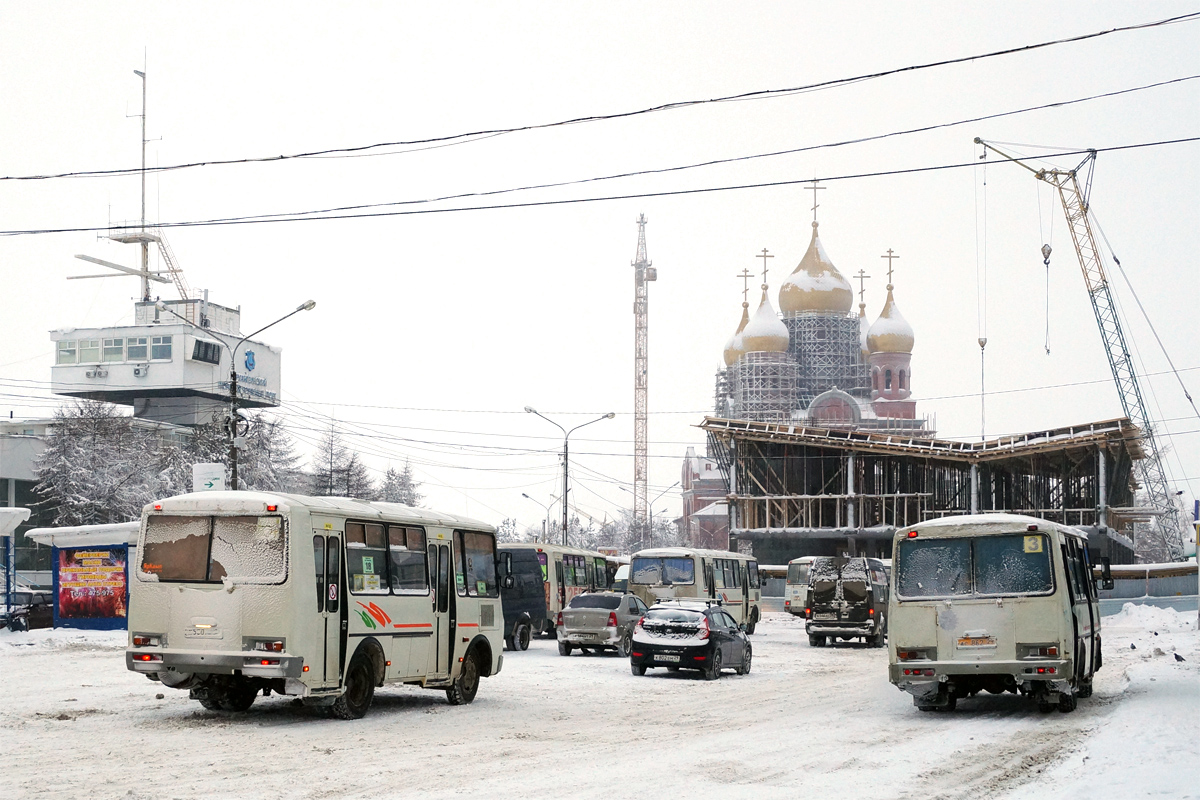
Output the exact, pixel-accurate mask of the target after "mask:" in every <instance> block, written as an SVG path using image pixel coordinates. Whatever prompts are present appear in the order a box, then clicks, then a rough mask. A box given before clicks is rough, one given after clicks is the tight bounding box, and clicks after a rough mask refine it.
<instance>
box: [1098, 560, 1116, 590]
mask: <svg viewBox="0 0 1200 800" xmlns="http://www.w3.org/2000/svg"><path fill="white" fill-rule="evenodd" d="M1115 585H1116V584H1115V583H1114V582H1113V576H1112V561H1111V560H1110V559H1109V558H1108V557H1107V556H1105V557H1103V558H1101V559H1100V588H1101V589H1112V588H1113V587H1114V586H1115Z"/></svg>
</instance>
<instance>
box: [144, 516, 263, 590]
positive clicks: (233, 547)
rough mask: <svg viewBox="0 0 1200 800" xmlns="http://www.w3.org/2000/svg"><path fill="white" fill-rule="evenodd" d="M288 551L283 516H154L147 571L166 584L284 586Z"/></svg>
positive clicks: (146, 554)
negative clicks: (228, 582) (227, 580)
mask: <svg viewBox="0 0 1200 800" xmlns="http://www.w3.org/2000/svg"><path fill="white" fill-rule="evenodd" d="M286 553H287V541H286V536H285V534H284V529H283V521H282V520H281V519H280V518H279V517H175V516H152V517H150V518H149V519H147V521H146V538H145V543H144V546H143V548H142V568H141V572H142V573H145V574H148V575H155V576H157V577H158V580H160V581H186V582H195V583H219V582H221V580H222V579H224V578H230V579H234V580H238V581H240V582H243V583H282V582H283V581H284V580H285V579H286V578H287V557H286ZM143 580H145V578H143Z"/></svg>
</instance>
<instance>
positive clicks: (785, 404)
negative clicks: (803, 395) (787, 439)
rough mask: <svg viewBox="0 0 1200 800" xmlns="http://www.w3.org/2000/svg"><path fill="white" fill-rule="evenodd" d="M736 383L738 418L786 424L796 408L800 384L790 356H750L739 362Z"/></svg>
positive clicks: (754, 353)
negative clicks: (797, 390)
mask: <svg viewBox="0 0 1200 800" xmlns="http://www.w3.org/2000/svg"><path fill="white" fill-rule="evenodd" d="M736 366H737V369H736V377H735V383H734V396H735V398H736V404H737V411H738V417H739V418H741V419H748V420H756V421H758V422H786V421H787V420H789V419H791V416H792V411H793V410H794V409H795V408H796V407H797V406H796V387H797V382H798V380H799V376H798V375H797V369H796V362H795V361H794V360H793V359H792V356H791V354H790V353H766V352H752V353H746V354H744V355H743V356H742V357H741V358H739V359H738V362H737V365H736Z"/></svg>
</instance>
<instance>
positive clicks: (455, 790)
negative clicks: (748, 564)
mask: <svg viewBox="0 0 1200 800" xmlns="http://www.w3.org/2000/svg"><path fill="white" fill-rule="evenodd" d="M758 631H759V632H758V633H757V634H756V635H755V636H754V637H752V641H753V642H754V647H755V659H754V670H753V672H752V674H750V675H748V676H744V677H739V676H737V675H735V674H733V673H731V672H730V673H726V674H725V675H724V676H723V677H722V678H721V680H720V681H718V682H715V683H705V682H703V681H699V680H696V679H695V678H693V677H691V676H690V675H687V674H684V673H681V674H679V675H669V674H667V673H665V672H663V671H661V670H652V671H651V672H650V673H648V674H647V676H646V677H644V678H636V677H634V676H632V675H631V674H630V672H629V667H628V662H627V661H623V660H621V659H618V658H616V657H615V656H579V655H575V656H572V657H570V658H561V657H560V656H558V654H557V650H556V648H555V646H554V643H553V642H551V641H549V640H540V639H535V640H534V642H533V644H532V645H531V647H530V649H529V651H528V652H525V653H511V654H506V658H505V668H504V672H503V673H502V674H501V675H499V676H497V677H496V678H492V679H487V680H485V681H484V682H483V685H482V686H481V688H480V692H479V696H478V698H477V699H476V701H475V703H474V704H473V705H470V706H465V707H459V708H452V707H450V706H448V705H446V702H445V697H444V695H443V694H442V693H441V692H426V691H421V690H409V689H386V690H381V691H380V692H379V693H377V694H376V699H375V705H374V707H373V708H372V709H371V711H370V713H369V714H368V716H367V717H366V718H365V719H363V720H359V721H357V722H340V721H334V720H330V719H327V718H325V717H324V716H323V715H322V714H321V713H320V712H318V711H316V710H312V709H306V708H301V707H296V706H294V705H292V703H291V701H290V700H289V699H286V698H279V697H271V698H269V699H265V700H263V699H260V700H259V701H258V702H257V703H256V704H255V706H254V707H253V708H252V709H251V711H250V712H249V713H247V714H243V715H234V714H226V713H218V712H209V711H204V710H202V709H201V708H200V706H199V704H198V703H195V702H191V701H189V700H188V699H187V695H186V693H184V692H177V691H172V690H168V689H163V688H162V687H160V686H159V685H158V684H155V683H151V682H149V681H147V680H146V679H145V678H143V677H141V676H138V675H134V674H132V673H129V672H127V671H126V670H125V667H124V662H123V658H122V651H121V649H122V647H123V646H124V634H123V633H87V634H82V633H70V632H67V631H55V632H50V631H35V632H32V633H24V634H12V633H8V632H6V631H0V691H3V698H4V702H3V704H2V708H3V710H2V711H0V731H2V732H0V759H2V763H3V765H4V766H3V767H0V797H4V798H21V797H85V796H86V797H128V798H168V797H171V798H173V797H180V798H192V797H201V796H204V797H247V798H249V797H253V798H272V797H284V796H286V797H290V798H321V797H337V798H342V797H356V798H357V797H381V798H382V797H459V796H470V797H487V798H496V797H513V798H517V797H519V798H526V799H528V798H538V797H549V796H562V795H566V794H568V793H569V794H570V795H571V796H573V797H596V798H599V797H604V798H624V797H632V796H641V797H659V798H668V797H670V798H673V797H679V796H681V795H683V793H684V792H687V793H688V794H689V795H692V794H698V795H699V796H703V797H720V798H740V797H747V798H749V797H754V798H772V797H792V798H794V797H804V798H835V797H843V798H844V797H870V798H910V797H911V798H922V800H924V799H925V798H932V797H938V798H983V797H1003V798H1008V797H1012V798H1034V797H1045V796H1048V794H1049V792H1048V790H1049V789H1050V788H1051V787H1054V788H1056V789H1059V790H1063V791H1064V793H1063V794H1059V795H1058V796H1059V797H1081V798H1082V797H1087V798H1089V800H1093V799H1094V798H1105V797H1114V798H1115V797H1145V796H1161V797H1172V798H1182V797H1200V793H1198V792H1197V789H1196V786H1197V781H1196V780H1195V779H1194V777H1193V776H1194V775H1196V774H1197V770H1196V768H1195V764H1196V759H1197V752H1196V742H1197V740H1198V738H1200V723H1198V719H1200V683H1198V681H1197V677H1198V672H1200V670H1198V669H1197V667H1198V665H1200V648H1197V634H1196V625H1195V614H1194V613H1190V614H1187V615H1180V614H1178V613H1177V612H1175V611H1172V610H1169V609H1155V608H1137V609H1133V610H1132V611H1126V612H1123V613H1122V614H1120V615H1118V616H1116V617H1108V618H1106V619H1105V631H1104V632H1105V661H1106V664H1105V668H1104V669H1103V670H1102V671H1101V672H1100V673H1099V674H1098V676H1097V680H1096V694H1095V696H1094V697H1093V698H1092V699H1091V700H1087V701H1081V702H1080V704H1079V710H1078V711H1076V712H1075V713H1073V714H1069V715H1064V714H1059V713H1057V712H1055V713H1053V714H1050V715H1042V714H1040V713H1039V712H1038V711H1037V710H1036V708H1035V707H1034V706H1033V705H1032V704H1031V703H1028V702H1026V701H1024V700H1022V699H1018V698H1016V697H1014V696H1012V695H1006V696H1002V697H992V696H981V697H978V698H975V699H971V700H964V701H960V703H959V706H958V711H957V712H955V713H952V714H923V713H920V712H918V711H917V710H916V709H914V708H913V706H912V704H911V701H910V699H909V698H908V696H907V695H904V694H902V693H900V692H899V691H897V690H896V689H895V688H893V687H892V686H891V685H890V684H889V683H888V681H887V673H886V659H887V657H886V651H884V650H867V649H864V648H862V647H861V646H859V645H843V646H837V647H830V648H824V649H814V648H810V647H809V646H808V644H807V639H806V638H805V637H804V635H803V626H802V625H801V624H800V623H798V622H797V621H795V620H793V618H791V617H790V616H787V615H782V614H772V615H769V616H768V617H767V618H766V619H765V620H764V621H763V623H762V624H761V625H760V626H759V629H758ZM1155 632H1157V633H1158V635H1157V636H1156V635H1154V634H1155ZM1131 642H1132V643H1134V644H1135V645H1136V648H1137V649H1136V650H1133V649H1130V648H1129V644H1130V643H1131ZM1156 648H1157V652H1158V653H1160V655H1159V654H1156ZM1173 652H1178V653H1180V654H1181V655H1183V656H1184V657H1185V658H1186V659H1187V660H1186V661H1184V662H1182V663H1181V662H1178V661H1176V660H1175V658H1174V657H1173ZM157 693H162V694H163V695H164V699H162V700H157V699H155V695H156V694H157Z"/></svg>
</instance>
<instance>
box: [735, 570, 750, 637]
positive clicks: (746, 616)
mask: <svg viewBox="0 0 1200 800" xmlns="http://www.w3.org/2000/svg"><path fill="white" fill-rule="evenodd" d="M738 564H739V567H738V569H739V570H740V571H741V573H742V622H748V621H749V620H750V570H749V567H748V566H747V562H745V561H739V562H738Z"/></svg>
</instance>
